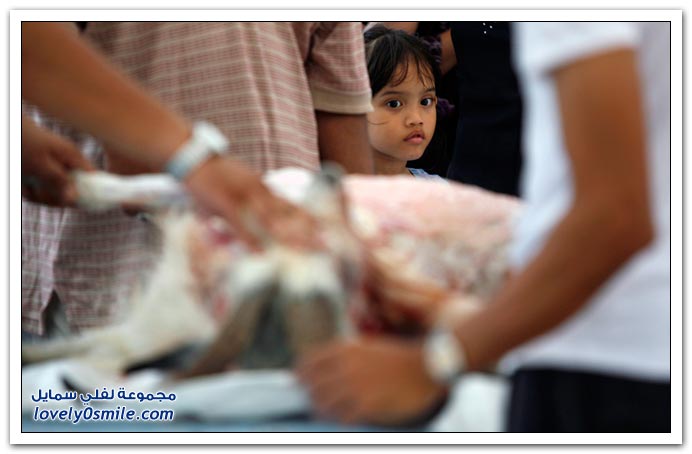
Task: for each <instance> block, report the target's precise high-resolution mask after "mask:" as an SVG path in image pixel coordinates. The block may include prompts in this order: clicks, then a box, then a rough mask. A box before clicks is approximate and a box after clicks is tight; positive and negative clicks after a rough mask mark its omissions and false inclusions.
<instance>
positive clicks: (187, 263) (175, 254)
mask: <svg viewBox="0 0 692 454" xmlns="http://www.w3.org/2000/svg"><path fill="white" fill-rule="evenodd" d="M100 178H101V181H99V179H100ZM156 178H157V180H156V181H157V183H156V184H155V185H151V184H149V183H148V182H146V180H142V179H141V178H140V179H138V180H135V179H133V178H129V179H128V178H124V179H122V178H115V177H112V176H107V175H99V174H88V175H82V176H81V177H80V180H79V181H80V187H81V188H82V190H81V191H80V192H81V193H83V194H86V195H88V194H91V195H92V196H94V194H95V196H94V197H92V198H91V199H90V198H89V197H85V199H84V200H85V201H86V202H88V204H90V205H92V206H93V205H94V202H99V203H100V204H102V205H106V206H109V205H110V204H111V203H122V202H134V203H140V204H142V203H144V204H149V205H157V204H159V203H160V202H161V200H164V199H165V200H166V203H168V204H170V203H171V201H174V200H175V201H176V202H179V201H180V200H181V198H180V197H178V196H180V188H179V187H178V186H176V185H175V184H174V183H173V182H171V181H169V180H167V179H166V177H163V176H161V177H156ZM265 181H266V183H267V184H268V185H269V186H270V187H271V189H272V190H273V191H274V192H276V193H277V194H279V195H280V196H283V197H286V198H287V199H289V200H291V201H293V202H294V203H296V204H299V205H302V206H303V207H305V208H306V209H308V210H310V211H311V212H312V213H313V214H314V215H315V216H316V217H317V219H318V220H319V222H320V230H321V235H322V240H323V241H322V242H323V243H324V245H325V247H324V249H323V250H319V251H310V252H307V251H296V250H292V249H289V248H286V247H284V246H281V245H279V244H272V243H271V242H270V243H268V244H267V245H266V248H265V249H264V250H263V251H262V252H251V251H249V250H247V249H246V248H245V247H244V246H243V245H242V244H241V243H240V242H238V241H236V240H234V239H233V235H232V231H230V230H228V229H226V226H225V225H224V224H223V223H222V222H220V221H219V220H214V219H200V218H197V217H195V216H193V215H192V214H190V212H189V211H185V212H184V213H182V214H181V213H180V210H172V211H170V212H168V213H167V214H165V215H160V214H159V215H156V222H157V223H158V224H159V225H160V226H161V228H162V231H163V233H164V252H163V255H162V258H161V261H160V263H159V265H158V267H157V269H156V270H154V271H153V273H152V276H151V278H150V279H149V282H148V285H147V286H146V288H144V289H142V290H141V291H139V292H138V293H137V294H136V295H135V298H134V299H133V304H132V309H131V313H130V314H129V316H128V317H127V318H126V319H125V321H124V323H123V324H121V325H116V326H111V327H107V328H103V329H96V330H90V331H87V332H85V333H84V334H83V335H81V336H79V337H76V338H74V339H66V340H63V341H59V342H55V343H50V344H48V345H37V346H27V347H26V348H23V351H22V353H23V359H24V360H27V361H35V360H41V359H46V358H49V357H55V356H61V355H77V356H80V357H81V358H83V359H84V360H85V361H87V362H90V363H91V364H95V365H99V366H102V367H106V368H110V369H114V370H124V369H126V368H127V367H129V366H131V365H132V364H134V363H138V362H142V361H147V360H149V359H151V358H154V357H157V356H160V355H163V354H166V353H167V352H170V351H172V350H175V349H176V348H179V347H181V346H183V345H186V344H190V343H197V344H198V345H204V348H202V350H201V352H200V353H198V354H197V355H196V356H195V357H194V360H193V361H192V362H191V363H190V364H188V365H187V366H186V367H185V368H184V370H183V371H181V372H180V373H179V376H180V377H187V376H194V375H201V374H209V373H215V372H219V371H222V370H225V369H227V368H228V367H229V366H231V367H242V368H277V367H289V366H290V365H291V364H292V362H293V360H294V359H295V358H296V356H298V355H300V354H301V353H302V352H303V351H304V350H305V349H307V348H309V347H311V346H313V345H315V344H318V343H321V342H326V341H327V340H329V339H332V338H334V337H335V336H350V335H353V334H355V333H356V332H357V331H358V330H359V329H361V330H362V329H366V328H367V329H370V330H373V329H376V330H377V329H390V330H396V329H397V325H396V323H391V320H387V319H386V317H382V316H381V314H378V313H377V310H376V302H375V303H374V304H373V302H372V301H369V300H368V297H369V293H368V292H367V291H366V289H367V288H368V286H369V285H372V283H371V282H370V281H369V276H368V272H367V267H366V257H376V258H377V261H378V263H379V264H380V265H382V266H385V267H390V268H392V269H395V270H396V273H400V274H401V276H405V278H406V279H410V280H412V281H416V280H420V281H422V282H426V283H431V282H432V283H434V284H435V285H438V286H440V287H441V288H445V289H451V290H454V291H456V292H458V293H460V294H463V295H468V296H473V297H475V298H480V299H484V298H487V297H488V296H489V295H490V294H492V292H494V291H495V290H496V289H497V288H498V286H499V285H500V284H501V283H502V280H503V278H504V276H505V274H506V271H507V261H506V246H507V244H508V241H509V237H510V223H511V221H512V218H513V217H514V215H515V214H516V213H517V211H518V209H519V207H520V204H519V202H518V201H517V200H516V199H514V198H510V197H506V196H502V195H497V194H493V193H489V192H487V191H484V190H481V189H478V188H475V187H471V186H465V185H460V184H455V183H446V182H434V181H429V180H421V179H415V178H411V177H406V176H401V177H385V176H344V177H341V176H340V175H338V174H336V173H335V172H333V171H327V172H323V173H321V174H313V173H310V172H307V171H304V170H300V169H283V170H279V171H276V172H270V173H269V174H267V175H266V177H265ZM104 182H105V183H104ZM108 185H110V186H109V187H108V190H106V191H103V188H104V187H106V186H108ZM137 185H139V186H138V188H135V186H137ZM143 188H144V190H143ZM146 188H148V189H146ZM152 188H154V189H152ZM174 193H175V194H177V196H173V194H174ZM119 194H120V195H119ZM220 232H221V233H222V234H219V233H220Z"/></svg>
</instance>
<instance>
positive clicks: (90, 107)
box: [22, 22, 190, 169]
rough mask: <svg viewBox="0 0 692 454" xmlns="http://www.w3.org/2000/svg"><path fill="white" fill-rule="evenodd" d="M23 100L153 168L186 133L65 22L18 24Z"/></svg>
mask: <svg viewBox="0 0 692 454" xmlns="http://www.w3.org/2000/svg"><path fill="white" fill-rule="evenodd" d="M22 98H23V99H26V100H27V101H29V102H30V103H32V104H35V105H36V106H38V107H40V108H41V109H42V110H43V111H45V112H46V113H48V114H49V115H52V116H55V117H57V118H60V119H62V120H64V121H66V122H67V123H69V124H71V125H72V126H74V127H75V128H77V129H80V130H82V131H84V132H87V133H89V134H92V135H94V136H95V137H97V138H99V139H100V140H102V141H103V142H104V143H105V144H106V145H107V146H108V147H109V148H110V149H112V150H117V153H119V154H121V155H122V157H123V158H127V159H132V160H133V161H135V162H138V163H140V164H142V165H145V166H150V167H152V168H156V169H160V168H162V167H163V165H164V164H165V162H166V161H167V160H168V158H169V156H170V155H171V154H172V153H173V151H174V150H176V149H177V148H178V146H179V145H180V144H182V143H183V142H184V141H185V140H186V139H187V137H188V136H189V134H190V130H189V126H188V125H187V124H186V122H185V120H184V119H183V118H182V117H181V116H179V115H177V114H175V113H173V112H171V111H170V110H168V109H166V108H165V107H164V106H163V105H162V104H161V103H160V102H158V101H157V100H155V99H154V98H153V97H151V96H149V95H147V94H146V93H145V92H144V91H143V90H142V89H141V88H139V87H138V86H137V85H136V84H135V83H134V82H133V81H131V80H130V79H129V78H127V77H126V76H124V75H123V74H121V73H120V72H118V71H117V70H116V69H114V67H113V66H112V65H111V64H109V63H108V62H107V61H106V59H105V58H103V57H102V56H101V55H99V54H98V53H97V52H96V51H95V50H93V49H92V48H91V47H89V46H88V45H87V44H86V42H85V41H84V40H83V39H82V38H80V36H79V35H78V34H77V33H76V31H75V30H74V29H73V28H71V27H70V26H69V25H68V24H65V23H50V22H26V23H23V24H22Z"/></svg>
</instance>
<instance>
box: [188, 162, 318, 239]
mask: <svg viewBox="0 0 692 454" xmlns="http://www.w3.org/2000/svg"><path fill="white" fill-rule="evenodd" d="M185 184H186V186H187V188H188V190H189V191H190V193H191V194H192V195H193V197H195V199H196V201H197V202H198V203H200V204H201V205H202V208H203V209H205V210H208V212H210V213H211V214H215V215H218V216H221V217H222V218H224V219H225V220H226V221H227V222H228V223H229V224H230V226H231V227H232V228H233V229H234V231H235V233H236V234H237V235H238V237H239V238H240V239H241V240H243V241H244V242H245V243H246V244H248V245H249V246H250V247H251V248H254V249H259V248H261V247H263V246H266V245H267V243H269V242H271V241H277V242H279V243H282V244H285V245H289V246H293V247H298V248H310V249H312V248H316V247H318V246H319V241H318V239H317V238H318V235H317V227H318V226H317V222H316V220H315V219H314V218H313V217H312V216H311V215H310V214H308V213H307V212H306V211H305V210H303V209H301V208H300V207H297V206H295V205H293V204H292V203H290V202H288V201H287V200H285V199H282V198H280V197H277V196H275V195H274V194H272V193H271V191H270V190H269V188H267V186H265V185H264V183H263V182H262V179H261V178H260V176H259V175H258V174H256V173H254V172H252V171H251V170H250V169H248V168H247V167H246V166H244V165H243V164H241V163H240V162H238V161H235V160H233V159H231V158H227V157H221V156H216V157H213V158H211V159H209V160H208V161H206V162H205V163H204V164H202V165H201V166H199V167H198V168H197V169H195V170H194V171H193V172H192V173H191V174H190V176H189V177H188V178H187V180H186V182H185Z"/></svg>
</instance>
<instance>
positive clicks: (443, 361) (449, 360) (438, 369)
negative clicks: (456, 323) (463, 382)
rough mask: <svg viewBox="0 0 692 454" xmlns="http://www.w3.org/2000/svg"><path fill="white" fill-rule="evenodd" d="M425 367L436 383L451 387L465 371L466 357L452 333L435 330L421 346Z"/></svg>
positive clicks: (439, 329)
mask: <svg viewBox="0 0 692 454" xmlns="http://www.w3.org/2000/svg"><path fill="white" fill-rule="evenodd" d="M423 360H424V362H425V367H426V369H427V371H428V373H429V374H430V376H431V377H433V378H434V379H435V380H436V381H438V382H440V383H442V384H445V385H451V384H452V383H453V382H454V380H456V379H457V378H458V377H459V375H461V373H462V372H464V370H465V369H466V355H465V354H464V350H463V348H462V346H461V345H460V343H459V341H458V340H457V338H456V336H455V335H454V333H453V332H452V331H451V330H449V329H446V328H435V329H434V330H433V331H432V332H431V333H430V334H428V336H427V337H426V339H425V343H424V345H423Z"/></svg>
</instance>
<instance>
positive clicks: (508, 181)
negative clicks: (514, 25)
mask: <svg viewBox="0 0 692 454" xmlns="http://www.w3.org/2000/svg"><path fill="white" fill-rule="evenodd" d="M451 29H452V42H453V43H454V51H455V53H456V60H457V66H456V75H457V91H458V96H459V98H458V101H457V105H456V107H457V109H456V110H457V113H458V115H459V119H458V122H457V130H456V141H455V145H454V154H453V157H452V161H451V163H450V166H449V169H448V172H447V178H449V179H452V180H456V181H460V182H463V183H468V184H473V185H477V186H481V187H483V188H485V189H489V190H491V191H496V192H502V193H506V194H511V195H518V194H519V175H520V172H521V162H522V156H521V114H522V102H521V97H520V94H519V86H518V83H517V77H516V75H515V72H514V69H513V64H512V55H511V53H512V52H511V45H510V25H509V23H508V22H455V23H453V24H452V26H451Z"/></svg>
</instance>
